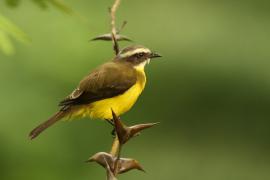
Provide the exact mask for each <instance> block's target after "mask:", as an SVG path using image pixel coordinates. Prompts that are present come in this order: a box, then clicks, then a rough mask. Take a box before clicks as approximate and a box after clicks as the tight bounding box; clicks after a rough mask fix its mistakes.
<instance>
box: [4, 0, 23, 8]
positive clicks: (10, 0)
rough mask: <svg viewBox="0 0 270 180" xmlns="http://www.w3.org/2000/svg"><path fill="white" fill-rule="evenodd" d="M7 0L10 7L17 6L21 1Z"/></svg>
mask: <svg viewBox="0 0 270 180" xmlns="http://www.w3.org/2000/svg"><path fill="white" fill-rule="evenodd" d="M5 2H6V4H7V5H8V6H10V7H17V6H18V5H19V3H20V0H6V1H5Z"/></svg>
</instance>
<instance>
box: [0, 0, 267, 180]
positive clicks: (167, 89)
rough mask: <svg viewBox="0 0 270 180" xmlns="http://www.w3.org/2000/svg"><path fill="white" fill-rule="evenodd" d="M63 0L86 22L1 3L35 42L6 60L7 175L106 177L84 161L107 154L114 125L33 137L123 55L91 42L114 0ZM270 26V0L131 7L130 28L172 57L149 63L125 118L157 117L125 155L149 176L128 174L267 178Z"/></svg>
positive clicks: (141, 2) (54, 179) (1, 130)
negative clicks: (92, 76) (96, 72)
mask: <svg viewBox="0 0 270 180" xmlns="http://www.w3.org/2000/svg"><path fill="white" fill-rule="evenodd" d="M65 2H66V3H68V4H69V5H70V6H71V7H72V8H74V9H76V10H77V11H78V12H79V13H80V14H82V15H83V16H84V17H87V21H86V22H81V21H78V19H77V18H73V16H66V14H65V13H62V12H61V11H56V10H55V8H47V9H46V10H45V11H44V10H40V8H39V7H37V5H36V4H34V3H33V2H32V1H20V3H19V6H18V7H17V8H15V9H14V8H9V7H7V6H6V5H5V4H6V3H5V1H1V0H0V12H1V14H3V15H4V16H5V18H6V19H9V20H12V22H14V23H15V24H16V25H17V26H19V27H20V28H21V29H23V30H24V31H25V32H26V33H27V34H28V35H29V36H30V37H31V40H32V41H31V44H30V45H28V46H24V45H21V43H18V42H17V41H14V42H13V45H14V46H15V47H16V53H15V54H14V55H13V56H6V55H3V53H0V82H1V84H0V85H1V88H0V98H1V101H0V179H1V180H18V179H20V180H36V179H38V180H48V179H49V180H59V179H65V180H74V179H81V180H87V179H95V180H99V179H100V180H102V179H104V178H105V177H104V176H105V174H104V171H103V169H102V168H99V167H97V166H95V165H92V164H84V163H83V161H84V160H86V159H87V158H88V157H90V156H91V155H93V154H95V153H96V152H99V151H108V150H109V149H110V146H111V141H112V138H110V132H111V130H112V129H111V126H109V125H108V124H107V123H106V122H102V121H94V120H90V119H88V118H85V119H82V120H78V121H72V122H59V123H57V124H56V125H55V126H53V127H51V128H49V129H48V130H47V131H45V132H44V133H43V134H41V135H40V137H38V139H36V140H35V141H29V139H28V138H27V135H28V133H29V131H30V130H31V129H32V128H34V127H35V126H36V125H37V124H38V123H40V122H41V121H44V120H46V119H47V118H48V117H49V116H50V115H52V114H53V113H54V112H55V111H57V110H58V107H57V104H58V102H59V101H60V100H62V99H63V98H64V97H66V96H67V95H68V94H69V93H70V92H71V91H72V90H73V89H74V88H75V87H76V86H77V83H78V82H79V81H80V79H81V78H82V77H84V76H85V75H86V74H87V73H88V72H89V71H91V69H94V68H95V67H96V66H98V65H100V64H102V63H104V62H106V61H108V60H110V59H111V58H112V56H113V54H114V53H113V51H112V46H111V43H110V42H91V43H90V42H88V40H89V39H90V38H92V37H95V36H97V35H99V34H102V33H107V32H108V31H109V29H110V26H109V17H108V9H107V8H108V7H109V6H110V5H111V1H97V0H91V1H78V0H65ZM46 4H47V3H46ZM48 5H49V7H50V4H48ZM269 19H270V1H263V0H262V1H254V0H239V1H235V0H219V1H216V0H166V1H165V0H155V1H145V0H136V1H127V0H126V1H125V0H123V1H122V4H121V6H120V8H119V11H118V12H117V23H118V25H121V23H122V22H123V21H124V20H127V21H128V24H127V26H126V28H125V29H124V32H123V33H124V34H125V35H127V36H128V37H130V38H131V39H133V40H134V41H135V43H138V44H143V45H145V46H147V47H149V48H151V49H153V50H154V51H156V52H158V53H160V54H162V55H163V58H161V59H159V60H158V59H157V60H156V61H154V60H153V61H152V62H151V63H150V65H148V66H147V67H146V74H147V80H148V81H147V84H146V88H145V90H144V92H143V93H142V95H141V97H140V98H139V99H138V102H137V103H136V104H135V106H134V107H133V108H132V110H131V111H129V112H128V113H126V114H125V115H124V116H123V117H122V120H123V121H125V123H126V124H127V125H132V124H138V123H147V122H160V125H158V126H156V127H154V128H152V129H151V130H149V131H146V132H144V133H143V134H142V135H141V137H139V138H135V139H134V140H133V141H130V142H129V143H128V144H127V145H126V147H125V149H124V151H123V152H122V153H123V154H122V155H123V156H124V157H129V158H135V159H137V160H138V161H140V163H141V164H142V166H143V167H144V168H145V170H146V172H147V173H138V172H136V171H134V172H130V173H128V174H124V175H123V176H121V177H120V178H121V179H123V180H125V179H128V180H138V179H140V180H149V179H155V180H164V179H169V180H170V179H176V180H179V179H185V180H186V179H187V180H228V179H229V180H239V179H245V180H257V179H258V180H268V179H270V171H269V169H270V139H269V137H270V121H269V119H270V111H269V107H270V71H269V69H270V61H269V59H270V51H269V47H270V34H269V32H270V21H269ZM10 37H11V36H10ZM129 44H130V43H129V42H121V43H120V45H121V47H124V46H127V45H129Z"/></svg>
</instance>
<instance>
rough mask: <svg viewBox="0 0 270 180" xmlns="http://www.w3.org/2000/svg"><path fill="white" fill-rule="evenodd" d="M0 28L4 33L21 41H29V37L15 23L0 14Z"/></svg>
mask: <svg viewBox="0 0 270 180" xmlns="http://www.w3.org/2000/svg"><path fill="white" fill-rule="evenodd" d="M0 30H2V31H3V32H5V33H6V34H8V35H10V36H12V37H13V38H15V39H16V40H17V41H20V42H22V43H25V44H27V43H29V42H30V39H29V37H28V36H27V35H26V34H25V33H24V32H23V31H22V30H21V29H20V28H19V27H17V26H16V25H15V24H13V23H12V22H11V21H10V20H8V19H7V18H5V17H4V16H2V15H1V14H0Z"/></svg>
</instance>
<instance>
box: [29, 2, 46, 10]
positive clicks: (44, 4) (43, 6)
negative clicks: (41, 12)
mask: <svg viewBox="0 0 270 180" xmlns="http://www.w3.org/2000/svg"><path fill="white" fill-rule="evenodd" d="M32 1H33V2H34V3H35V4H36V5H38V6H39V7H40V8H41V9H46V8H47V7H48V5H47V4H46V3H47V2H46V1H47V0H32Z"/></svg>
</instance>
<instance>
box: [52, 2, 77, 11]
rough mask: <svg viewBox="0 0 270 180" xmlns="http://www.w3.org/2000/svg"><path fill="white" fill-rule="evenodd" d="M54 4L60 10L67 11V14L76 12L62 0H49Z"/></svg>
mask: <svg viewBox="0 0 270 180" xmlns="http://www.w3.org/2000/svg"><path fill="white" fill-rule="evenodd" d="M48 1H49V2H50V3H51V4H52V5H54V6H55V7H56V8H58V9H59V10H61V11H63V12H65V13H67V14H74V11H73V10H72V9H71V8H70V7H69V6H68V5H66V4H65V2H64V1H62V0H48Z"/></svg>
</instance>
